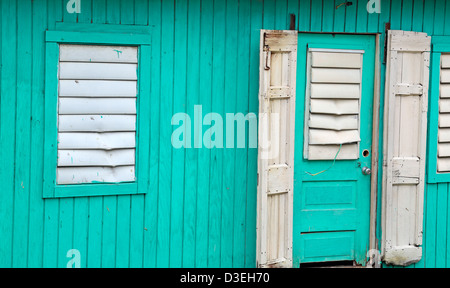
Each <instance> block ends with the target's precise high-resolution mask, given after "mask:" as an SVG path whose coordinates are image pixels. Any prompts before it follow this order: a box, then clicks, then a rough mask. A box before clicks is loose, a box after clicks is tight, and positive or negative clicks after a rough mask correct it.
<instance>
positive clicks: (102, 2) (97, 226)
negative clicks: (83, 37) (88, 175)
mask: <svg viewBox="0 0 450 288" xmlns="http://www.w3.org/2000/svg"><path fill="white" fill-rule="evenodd" d="M82 9H83V8H82ZM106 9H107V7H106V0H95V1H93V2H92V23H94V24H104V23H106V13H107V12H106ZM88 202H89V203H88V213H89V214H88V215H89V217H88V219H89V220H88V232H87V233H88V236H87V237H88V239H87V255H86V258H87V259H86V262H87V263H86V266H87V267H88V268H99V267H101V266H102V228H103V225H102V223H103V197H89V201H88ZM76 211H77V210H76ZM77 212H78V211H77ZM82 257H83V256H82Z"/></svg>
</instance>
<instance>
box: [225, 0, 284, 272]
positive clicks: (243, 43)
mask: <svg viewBox="0 0 450 288" xmlns="http://www.w3.org/2000/svg"><path fill="white" fill-rule="evenodd" d="M280 21H281V20H280ZM250 26H251V24H250V4H249V3H241V4H240V6H239V25H238V27H239V34H238V49H237V51H238V55H237V63H239V66H238V67H239V68H237V74H236V75H237V82H236V85H237V88H236V89H237V91H236V92H237V93H236V96H235V97H236V113H243V114H244V115H248V114H247V113H248V112H249V111H248V101H249V93H248V91H249V73H250V71H249V61H250V59H249V58H250V49H249V47H250V42H249V40H250ZM236 126H237V125H236ZM245 126H246V128H245V129H246V132H245V139H246V140H245V143H246V144H245V145H246V146H245V148H239V147H238V149H236V158H235V168H234V172H235V175H234V178H235V191H236V192H235V195H234V205H233V206H234V212H233V214H234V223H233V226H234V231H233V267H237V268H243V267H244V265H245V246H244V245H243V244H244V243H245V229H247V228H250V227H248V226H246V221H245V220H246V219H245V218H246V215H245V207H246V199H247V193H246V192H247V156H248V151H249V150H248V143H249V141H248V134H249V133H248V127H249V126H250V125H247V124H246V125H245ZM237 127H239V126H237ZM236 134H237V137H236V139H238V140H237V141H239V138H238V137H240V136H239V135H241V134H240V131H237V132H236ZM250 229H251V228H250Z"/></svg>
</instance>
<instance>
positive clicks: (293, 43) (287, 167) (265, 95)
mask: <svg viewBox="0 0 450 288" xmlns="http://www.w3.org/2000/svg"><path fill="white" fill-rule="evenodd" d="M297 37H298V33H297V32H296V31H271V30H262V31H261V50H260V92H259V112H260V115H261V117H260V123H259V150H258V218H257V219H258V221H257V222H258V223H257V238H258V239H257V264H258V267H292V230H293V227H292V220H293V213H292V210H293V192H294V191H293V190H294V189H293V186H294V185H293V177H294V140H295V139H294V138H295V137H294V136H295V88H296V86H295V83H296V81H295V80H296V69H297V41H298V39H297Z"/></svg>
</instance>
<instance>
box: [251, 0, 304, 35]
mask: <svg viewBox="0 0 450 288" xmlns="http://www.w3.org/2000/svg"><path fill="white" fill-rule="evenodd" d="M249 2H250V3H249V4H248V5H250V7H251V6H252V4H253V3H252V1H249ZM299 2H300V1H299V0H288V8H287V9H288V10H287V14H288V15H289V18H290V15H291V14H294V15H295V28H294V29H297V30H298V23H299V21H300V19H299ZM250 17H251V16H250ZM290 23H291V22H290V19H288V23H287V26H286V27H287V29H289V26H290Z"/></svg>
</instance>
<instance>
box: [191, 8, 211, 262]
mask: <svg viewBox="0 0 450 288" xmlns="http://www.w3.org/2000/svg"><path fill="white" fill-rule="evenodd" d="M213 4H214V2H213V1H201V15H200V25H201V27H202V29H201V31H200V75H201V77H200V79H199V81H200V87H201V89H200V92H199V98H200V99H199V103H200V104H201V105H202V112H203V114H202V119H203V117H207V118H208V119H209V120H211V117H210V116H206V114H208V113H211V112H213V111H212V107H211V101H212V99H211V91H212V74H213V71H212V65H211V64H212V60H213V47H214V43H213V40H212V37H213V20H214V15H213V13H214V10H213V9H214V6H213ZM207 128H208V126H205V129H207ZM204 133H205V134H204V135H205V139H210V134H209V133H208V132H204ZM200 136H202V135H200ZM202 140H203V139H202ZM204 144H208V142H207V140H206V141H204ZM210 165H211V150H210V149H206V148H203V149H200V150H199V151H198V167H199V169H198V187H197V208H196V209H197V219H196V228H197V229H196V237H195V244H196V247H195V253H196V254H195V267H197V268H206V267H207V266H208V232H209V212H210V205H211V203H210V201H209V200H210V185H211V182H210V176H211V175H210V172H211V171H210V169H209V168H210ZM202 167H204V168H202Z"/></svg>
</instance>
